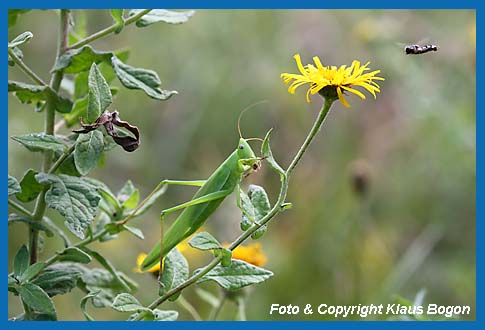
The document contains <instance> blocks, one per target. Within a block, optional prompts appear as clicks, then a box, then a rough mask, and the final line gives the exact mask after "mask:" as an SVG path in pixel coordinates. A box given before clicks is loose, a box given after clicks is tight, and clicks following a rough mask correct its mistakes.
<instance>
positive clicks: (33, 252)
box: [29, 9, 69, 264]
mask: <svg viewBox="0 0 485 330" xmlns="http://www.w3.org/2000/svg"><path fill="white" fill-rule="evenodd" d="M68 34H69V10H68V9H61V13H60V21H59V40H58V43H57V58H59V57H60V56H61V55H62V54H63V53H64V52H65V51H66V48H67V43H68ZM63 77H64V74H63V72H62V71H56V72H55V73H54V74H53V75H52V77H51V81H50V87H51V88H52V89H53V90H54V91H55V92H57V91H59V87H60V86H61V81H62V78H63ZM55 117H56V108H55V104H54V102H53V100H51V99H49V100H47V106H46V113H45V121H44V132H45V133H46V134H49V135H53V134H54V122H55ZM52 156H53V154H52V152H51V151H45V152H44V159H43V162H42V171H43V172H47V171H49V169H50V168H51V165H52ZM45 193H46V189H44V190H43V191H42V192H41V193H40V194H39V197H37V201H36V204H35V209H34V213H33V217H32V219H33V220H34V221H41V220H42V218H43V217H44V213H45V209H46V203H45V199H44V197H45ZM38 240H39V232H38V231H37V230H35V229H32V228H31V229H30V234H29V251H30V264H34V263H36V262H37V249H38Z"/></svg>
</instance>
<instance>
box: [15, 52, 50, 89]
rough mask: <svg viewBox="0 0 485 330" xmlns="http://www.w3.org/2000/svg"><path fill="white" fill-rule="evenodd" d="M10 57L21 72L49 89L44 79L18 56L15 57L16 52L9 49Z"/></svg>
mask: <svg viewBox="0 0 485 330" xmlns="http://www.w3.org/2000/svg"><path fill="white" fill-rule="evenodd" d="M8 55H10V58H11V59H12V61H14V63H15V64H17V65H18V67H19V68H20V70H22V71H23V72H24V73H25V74H26V75H27V76H29V78H30V79H32V80H33V81H34V82H35V83H37V84H38V85H41V86H45V87H47V84H46V83H45V82H44V81H43V80H42V78H40V77H39V76H38V75H37V74H36V73H35V72H34V71H33V70H32V69H31V68H29V67H28V66H27V64H25V63H24V62H23V61H22V60H21V59H20V58H19V57H18V56H17V55H15V53H14V51H13V50H12V49H10V48H9V49H8Z"/></svg>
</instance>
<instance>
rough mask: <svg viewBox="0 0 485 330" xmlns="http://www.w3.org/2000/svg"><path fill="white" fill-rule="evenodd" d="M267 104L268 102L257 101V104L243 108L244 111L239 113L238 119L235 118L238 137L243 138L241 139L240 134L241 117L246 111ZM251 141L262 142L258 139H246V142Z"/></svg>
mask: <svg viewBox="0 0 485 330" xmlns="http://www.w3.org/2000/svg"><path fill="white" fill-rule="evenodd" d="M268 102H269V100H262V101H258V102H255V103H253V104H250V105H248V106H247V107H246V108H244V110H243V111H241V113H240V114H239V117H238V118H237V130H238V132H239V137H240V138H241V139H242V138H243V137H242V134H241V117H242V115H243V114H244V113H245V112H246V111H248V110H250V109H252V108H254V107H255V106H257V105H260V104H262V103H268ZM251 140H259V141H263V140H262V139H260V138H249V139H246V141H251Z"/></svg>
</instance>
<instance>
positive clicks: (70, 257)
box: [58, 246, 91, 264]
mask: <svg viewBox="0 0 485 330" xmlns="http://www.w3.org/2000/svg"><path fill="white" fill-rule="evenodd" d="M58 260H59V261H72V262H79V263H82V264H87V263H89V262H91V256H90V255H89V254H87V253H86V252H84V251H82V250H81V249H79V248H77V247H74V246H73V247H69V248H67V249H64V251H62V253H60V254H59V257H58Z"/></svg>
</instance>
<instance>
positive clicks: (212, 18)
mask: <svg viewBox="0 0 485 330" xmlns="http://www.w3.org/2000/svg"><path fill="white" fill-rule="evenodd" d="M85 13H86V14H87V15H86V18H87V24H86V26H87V29H88V32H89V33H93V32H96V31H98V30H99V29H101V28H104V27H106V26H108V25H110V24H112V23H111V22H112V21H111V17H110V16H109V12H108V11H101V10H90V11H86V12H85ZM74 17H75V18H78V19H79V17H80V13H79V12H78V11H74ZM475 18H476V16H475V12H474V11H465V10H459V11H457V10H440V11H423V10H419V11H408V10H291V11H290V10H200V11H197V13H196V14H195V16H194V17H193V18H192V19H191V20H190V21H189V22H188V23H186V24H183V25H168V24H163V23H160V24H154V25H152V26H150V27H147V28H144V29H139V28H136V27H135V26H129V27H127V28H125V30H124V31H123V32H122V33H121V34H120V35H111V36H109V37H107V38H104V39H101V40H99V41H96V42H95V43H94V44H93V46H94V47H95V48H96V49H98V50H114V49H122V48H123V49H124V48H129V49H130V50H131V53H130V57H129V59H128V61H127V63H128V64H130V65H132V66H135V67H142V68H148V69H153V70H155V71H156V72H157V73H158V74H159V76H160V78H161V79H162V88H165V89H175V90H177V91H178V92H179V95H176V96H174V97H173V98H171V99H170V100H168V101H165V102H160V101H156V100H152V99H150V98H148V97H147V96H146V95H145V94H144V93H143V92H141V91H135V90H127V89H124V88H121V90H120V92H119V93H118V95H117V96H116V98H115V101H114V104H113V106H112V107H111V109H117V110H118V111H119V112H120V113H121V117H122V118H123V119H124V120H128V121H129V122H131V123H133V124H134V125H137V126H138V127H139V128H140V129H141V146H140V148H139V149H138V150H137V151H136V152H134V153H126V152H124V151H123V150H122V149H121V148H119V147H117V148H116V149H114V150H113V151H111V152H110V153H108V155H107V157H106V162H105V165H104V167H103V168H99V169H96V170H95V171H93V172H92V174H91V175H92V176H93V177H95V178H98V179H100V180H103V181H105V182H106V183H107V184H108V185H109V186H110V187H111V189H112V190H113V191H117V190H118V189H120V188H121V187H122V185H123V184H124V183H125V181H126V180H127V179H131V180H132V181H133V183H134V184H135V185H136V186H137V187H139V188H140V190H141V193H142V196H145V195H146V194H148V193H149V191H151V190H152V189H153V188H154V186H155V185H156V184H157V183H158V182H159V181H160V180H162V179H165V178H170V179H181V180H194V179H204V178H206V177H207V176H208V175H209V174H210V173H211V172H212V171H213V170H214V169H215V168H216V166H218V165H219V164H220V163H221V162H222V160H224V159H225V157H226V156H227V155H228V154H229V153H230V152H232V150H233V149H234V148H235V146H236V144H237V140H238V133H237V118H238V115H239V113H240V112H241V110H243V109H244V108H245V107H246V106H248V105H251V104H253V103H255V102H258V101H261V100H268V101H269V102H268V103H265V104H261V105H258V106H257V107H256V108H255V109H254V110H253V111H249V112H247V113H246V114H245V115H244V117H243V119H242V121H241V129H242V131H243V134H244V135H245V136H246V137H254V136H257V137H263V136H264V135H265V133H266V132H267V131H268V130H269V129H270V128H274V132H273V136H272V147H273V153H274V154H275V157H276V159H277V160H278V161H279V162H280V163H281V164H282V165H283V166H287V165H288V164H289V161H290V160H291V159H292V157H293V156H294V154H295V153H296V150H297V149H298V147H299V146H300V145H301V143H302V141H303V139H304V137H305V136H306V134H307V132H308V130H309V128H310V126H311V124H312V122H313V119H314V118H315V116H316V114H317V112H318V110H319V108H320V106H321V99H320V98H319V97H318V96H315V97H314V98H313V102H312V103H311V104H307V103H306V102H305V91H306V89H305V90H304V88H301V90H298V91H297V93H296V95H290V94H289V93H288V92H287V86H286V85H284V84H283V82H282V80H281V79H280V74H281V73H282V72H292V73H296V72H297V69H296V65H295V63H294V60H293V58H292V56H293V55H294V54H295V53H300V54H301V56H302V59H303V62H304V63H310V62H311V58H312V56H315V55H317V56H319V57H320V58H321V60H322V62H323V63H324V65H340V64H347V65H350V63H351V62H352V60H354V59H357V60H360V61H361V62H364V63H365V62H367V61H370V62H371V64H370V67H371V68H372V69H379V70H381V76H383V77H385V79H386V80H385V81H384V82H382V83H380V86H381V90H382V92H381V93H380V94H378V96H377V100H374V99H373V98H372V96H369V97H368V98H367V100H365V101H361V100H360V99H359V98H358V97H355V96H349V97H348V100H349V102H350V103H351V105H352V107H351V108H350V109H346V108H344V107H343V105H342V104H341V103H340V102H336V103H335V105H334V106H333V110H332V113H331V115H330V117H329V118H328V120H327V122H326V123H325V126H324V128H323V129H322V130H321V132H320V133H319V136H317V138H316V140H315V141H314V143H313V144H312V145H311V147H310V149H309V151H308V152H307V153H306V154H305V155H304V157H303V159H302V161H301V163H300V164H299V165H298V168H297V169H296V171H295V172H294V175H293V176H292V178H291V182H290V189H289V193H288V201H290V202H292V203H293V205H294V207H293V209H291V210H290V211H287V212H284V213H282V214H280V215H279V216H278V217H277V218H276V219H274V221H272V223H270V227H269V230H268V233H267V234H266V235H265V236H264V237H263V238H262V239H261V240H260V242H261V243H262V244H263V248H264V251H265V253H266V255H267V257H268V263H267V265H266V266H265V267H266V268H268V269H270V270H272V271H273V272H274V273H275V276H274V277H273V278H271V279H270V280H268V281H267V282H264V283H263V284H260V285H257V286H256V287H253V288H252V289H251V290H249V291H250V292H248V297H247V300H248V310H247V315H248V318H249V319H251V320H269V319H286V318H288V319H291V318H293V319H295V317H290V316H287V317H284V316H274V315H273V316H270V315H269V308H270V306H271V304H273V303H278V304H281V305H286V304H297V305H300V306H304V305H305V304H314V305H318V304H320V303H326V304H331V305H352V304H370V303H374V304H380V303H383V304H386V303H388V302H392V301H393V299H394V295H399V296H402V297H406V298H408V299H413V297H414V296H415V295H416V293H417V292H418V291H419V290H421V289H426V292H427V294H426V297H425V303H436V304H440V305H470V306H471V307H472V314H471V315H469V316H464V318H466V319H474V318H475V289H476V276H475V270H476V269H475V266H476V263H475V245H476V239H475V237H476V236H475V216H476V214H475V190H476V186H475V176H476V169H475V158H476V144H475V134H476V129H475V119H476V117H475V97H476V88H475V83H476V78H475ZM26 30H29V31H32V32H33V33H34V38H33V39H32V40H31V41H30V43H28V44H26V45H25V46H23V48H22V49H23V51H24V55H25V62H26V63H27V64H28V65H29V66H30V67H31V68H32V69H33V70H34V71H35V72H37V73H38V74H39V75H40V76H41V77H42V78H43V79H45V80H48V77H49V70H50V68H51V67H52V65H53V61H54V57H55V44H56V35H57V13H56V12H55V11H38V10H35V11H32V12H30V13H27V14H25V15H22V16H20V18H19V20H18V23H17V25H16V26H15V27H14V28H12V29H11V30H10V31H9V39H12V38H13V37H15V36H16V35H18V34H19V33H21V32H23V31H26ZM423 38H428V40H427V41H429V42H431V43H435V44H437V45H439V47H440V48H439V51H438V52H436V53H430V54H425V55H420V56H406V55H405V54H404V51H403V48H402V46H403V44H410V43H411V44H412V43H417V42H419V41H420V40H422V39H423ZM9 79H14V80H20V81H24V82H30V81H29V79H28V78H26V77H25V76H24V75H23V74H22V73H21V72H19V71H18V69H17V68H9ZM115 85H117V86H120V84H119V82H116V83H115ZM8 111H9V123H8V127H9V135H17V134H26V133H30V132H41V131H42V130H43V114H42V113H34V111H33V108H32V107H31V106H28V105H22V104H20V103H19V102H18V101H17V99H15V98H14V97H13V96H11V95H10V94H9V109H8ZM66 132H68V130H67V129H65V128H64V129H63V130H61V132H60V133H66ZM253 146H254V148H255V149H256V150H258V149H259V144H258V142H254V144H253ZM40 159H41V157H40V155H39V154H31V153H29V152H27V151H26V150H24V149H23V147H21V146H20V145H19V144H17V143H15V142H14V141H12V140H10V141H9V173H10V174H11V175H14V176H16V177H17V178H19V177H21V176H22V174H23V173H24V171H26V170H27V169H28V168H39V166H40V162H41V160H40ZM249 183H256V184H260V185H263V186H264V187H265V188H266V189H267V191H268V192H269V194H270V196H271V198H272V200H273V201H274V200H275V199H276V194H277V192H278V190H279V180H278V177H277V176H276V175H275V174H274V173H273V172H272V171H271V170H270V169H269V167H268V166H266V165H263V168H262V169H261V170H260V171H259V172H258V173H257V174H254V175H251V176H250V177H248V178H247V180H245V186H246V187H247V184H249ZM357 183H359V184H358V187H357V186H356V184H357ZM362 186H364V189H363V190H362V189H361V190H358V189H357V190H356V188H359V187H362ZM193 191H194V190H193V189H191V188H184V187H170V189H169V190H168V192H167V193H166V194H165V195H164V196H163V197H162V198H161V199H160V201H159V203H158V204H157V205H156V206H155V207H154V208H153V209H152V211H151V212H150V213H148V214H147V215H145V216H143V217H142V218H139V219H137V220H135V221H134V223H133V224H134V225H136V226H138V227H140V228H141V229H142V230H143V232H144V234H145V240H144V241H142V240H139V239H137V238H135V237H134V236H132V235H129V234H127V233H122V234H121V235H120V237H119V239H117V240H112V241H109V242H106V243H103V244H95V245H93V248H95V249H97V250H98V251H100V252H101V253H103V254H104V255H106V256H107V257H108V258H110V260H111V261H112V262H113V264H114V265H115V266H116V267H117V268H118V269H119V270H121V271H123V272H125V273H127V274H129V275H130V276H131V277H132V278H134V279H135V280H137V281H138V282H139V283H140V288H139V291H138V292H137V293H136V296H137V298H138V299H139V300H140V301H141V302H143V303H145V304H147V303H149V302H151V301H152V300H153V299H154V297H155V296H156V294H157V285H156V281H155V280H154V279H153V278H152V277H151V276H150V275H149V274H136V273H134V272H133V268H134V265H135V259H136V256H137V255H138V253H140V252H143V251H144V252H147V250H148V249H150V247H151V246H152V244H153V243H154V242H155V241H156V240H157V239H158V236H157V235H159V222H158V213H159V211H160V210H161V209H163V208H166V207H169V206H173V205H175V204H178V203H181V202H183V201H186V200H188V199H190V197H191V195H192V194H193ZM31 207H33V205H31ZM48 215H49V216H50V217H52V218H53V219H55V220H56V221H59V222H61V219H60V218H59V215H58V214H57V213H56V212H54V211H52V210H50V211H49V212H48ZM239 219H240V212H239V211H238V209H237V208H236V203H235V197H234V196H231V197H230V198H228V199H226V201H225V202H224V203H223V204H222V206H221V208H220V209H219V210H218V211H217V212H216V213H215V214H214V216H213V217H212V218H211V220H210V221H208V224H207V226H206V230H208V231H210V232H211V233H213V234H214V235H215V236H216V237H217V238H218V239H219V240H220V241H232V240H233V239H234V238H235V237H236V236H237V235H238V234H239V233H240V229H239V223H238V222H239ZM26 238H27V230H26V229H25V227H23V226H21V225H15V226H11V227H10V228H9V269H10V268H11V260H12V258H13V256H14V254H15V252H16V251H17V249H18V248H19V247H20V245H21V244H23V242H25V241H26ZM61 246H62V243H61V241H60V239H57V238H55V239H47V240H46V244H45V248H44V252H43V253H42V254H41V257H42V258H45V257H47V256H49V255H50V254H51V253H52V252H53V251H56V249H60V248H61ZM187 257H188V258H189V260H190V264H191V268H192V269H195V268H196V267H198V266H201V265H203V264H204V262H206V261H207V260H209V259H210V256H209V255H208V254H207V255H206V254H200V253H199V254H198V253H189V254H188V255H187ZM203 287H204V288H205V289H207V290H210V291H212V292H213V293H216V294H217V292H218V289H217V287H216V286H215V285H212V284H204V285H203ZM83 295H84V294H83V293H82V292H81V291H80V290H78V289H75V290H73V291H72V292H71V294H67V295H64V296H56V297H55V298H54V302H55V304H56V307H57V308H58V314H59V318H60V319H63V320H72V319H83V317H82V314H81V312H80V309H79V307H78V306H79V300H80V298H81V297H82V296H83ZM185 296H186V298H187V299H188V300H189V301H191V302H192V303H193V304H194V305H195V306H196V308H198V309H199V310H200V311H201V313H202V314H203V315H206V313H208V310H209V307H208V305H207V304H206V303H205V302H203V301H202V300H201V299H200V298H199V297H198V296H197V295H196V293H195V291H194V289H193V288H191V289H189V290H187V292H186V293H185ZM162 307H163V308H164V309H177V310H180V313H181V319H190V316H189V315H188V314H187V313H186V312H185V311H184V310H183V309H180V308H179V306H178V305H177V304H176V303H167V304H166V305H164V306H162ZM90 311H91V312H92V315H93V316H94V317H95V318H99V319H110V320H111V319H124V318H126V315H123V314H121V313H116V312H113V311H111V310H108V309H103V310H95V309H90ZM234 311H235V306H234V305H233V304H231V303H228V304H227V305H226V306H225V308H224V309H223V310H222V313H221V318H222V319H231V318H232V316H233V314H234ZM19 312H21V306H20V304H19V303H18V298H17V297H14V296H13V295H11V294H9V316H13V315H16V314H18V313H19ZM304 318H307V319H311V320H317V319H325V318H324V317H323V316H318V315H313V316H305V315H303V313H302V314H301V315H299V316H297V317H296V319H304Z"/></svg>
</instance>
